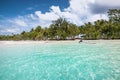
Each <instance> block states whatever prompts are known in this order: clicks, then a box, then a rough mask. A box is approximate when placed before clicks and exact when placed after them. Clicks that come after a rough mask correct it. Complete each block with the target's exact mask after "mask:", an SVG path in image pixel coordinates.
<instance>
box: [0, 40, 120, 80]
mask: <svg viewBox="0 0 120 80" xmlns="http://www.w3.org/2000/svg"><path fill="white" fill-rule="evenodd" d="M93 42H94V43H93ZM93 42H87V41H86V42H83V43H78V42H66V43H65V42H64V43H63V42H61V43H60V42H55V43H53V42H51V43H40V44H24V45H23V44H0V80H120V41H118V42H116V41H113V42H112V43H111V42H110V41H93Z"/></svg>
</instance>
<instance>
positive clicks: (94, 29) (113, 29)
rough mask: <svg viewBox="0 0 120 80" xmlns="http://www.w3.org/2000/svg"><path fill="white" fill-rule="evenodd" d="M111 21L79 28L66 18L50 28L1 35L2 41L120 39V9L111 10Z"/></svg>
mask: <svg viewBox="0 0 120 80" xmlns="http://www.w3.org/2000/svg"><path fill="white" fill-rule="evenodd" d="M108 18H109V20H103V19H101V20H97V21H95V22H93V23H91V22H88V23H85V24H84V25H81V26H77V25H75V24H73V23H70V22H69V21H67V20H66V19H64V18H59V19H57V20H55V21H53V22H52V24H51V25H50V26H49V27H45V28H42V27H41V26H37V27H36V28H32V29H31V30H30V31H29V32H26V31H23V32H21V33H20V34H13V35H11V36H10V35H1V36H0V40H67V39H75V36H78V35H79V34H85V36H84V39H120V9H109V11H108Z"/></svg>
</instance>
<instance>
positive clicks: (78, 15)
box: [0, 0, 120, 33]
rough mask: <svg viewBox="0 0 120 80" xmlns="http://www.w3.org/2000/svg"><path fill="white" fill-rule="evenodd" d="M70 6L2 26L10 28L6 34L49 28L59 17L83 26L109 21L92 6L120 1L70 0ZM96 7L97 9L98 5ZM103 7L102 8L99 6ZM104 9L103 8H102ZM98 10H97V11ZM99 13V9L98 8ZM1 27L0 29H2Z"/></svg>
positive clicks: (28, 16) (118, 3)
mask: <svg viewBox="0 0 120 80" xmlns="http://www.w3.org/2000/svg"><path fill="white" fill-rule="evenodd" d="M69 4H70V6H69V7H67V8H65V9H64V10H63V11H61V10H60V8H59V6H54V5H53V6H51V7H50V9H49V10H50V11H49V12H45V13H42V12H41V11H35V12H34V13H33V14H28V15H24V16H18V17H15V18H12V19H8V20H5V21H4V22H5V23H6V22H8V24H7V25H6V24H5V23H4V24H1V26H2V25H3V26H4V25H5V26H10V27H11V28H9V27H6V29H5V28H4V30H5V31H6V32H15V33H18V31H19V32H20V31H23V30H26V31H29V30H30V29H31V28H34V27H36V26H38V25H40V26H42V27H48V26H49V25H50V24H51V23H52V21H53V20H57V19H58V18H59V17H64V18H66V19H67V20H68V21H70V22H72V23H75V24H77V25H83V24H84V23H86V22H88V21H89V22H93V21H96V20H98V19H108V18H107V15H106V14H105V13H99V12H98V13H97V14H93V13H92V12H91V11H92V7H91V5H94V4H97V5H102V6H103V7H104V6H110V7H113V6H120V0H117V1H114V0H69ZM94 7H97V6H96V5H95V6H94ZM99 7H101V6H99ZM101 9H102V8H101ZM95 10H96V9H95ZM97 10H98V11H99V8H97ZM1 26H0V27H1Z"/></svg>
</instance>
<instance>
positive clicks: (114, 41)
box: [0, 40, 120, 45]
mask: <svg viewBox="0 0 120 80" xmlns="http://www.w3.org/2000/svg"><path fill="white" fill-rule="evenodd" d="M72 42H79V40H62V41H49V40H47V41H0V45H1V44H4V45H7V44H44V43H72ZM82 43H91V44H96V43H108V44H112V43H114V44H120V40H83V42H82Z"/></svg>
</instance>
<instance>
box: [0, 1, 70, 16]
mask: <svg viewBox="0 0 120 80" xmlns="http://www.w3.org/2000/svg"><path fill="white" fill-rule="evenodd" d="M52 5H54V6H59V7H60V9H64V8H66V7H68V6H69V2H68V0H64V1H63V0H0V15H2V16H3V17H16V16H19V15H21V16H22V15H26V14H30V13H34V12H35V11H37V10H40V11H41V12H42V13H45V12H48V11H49V7H50V6H52Z"/></svg>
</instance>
